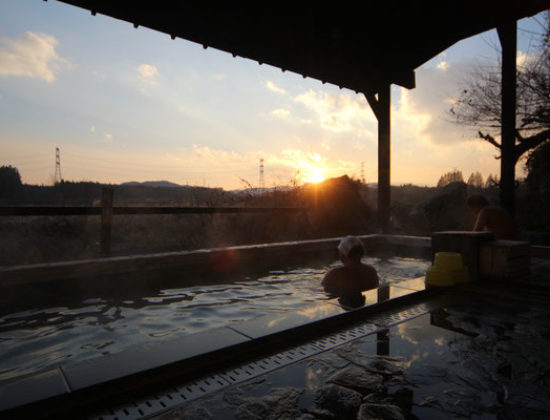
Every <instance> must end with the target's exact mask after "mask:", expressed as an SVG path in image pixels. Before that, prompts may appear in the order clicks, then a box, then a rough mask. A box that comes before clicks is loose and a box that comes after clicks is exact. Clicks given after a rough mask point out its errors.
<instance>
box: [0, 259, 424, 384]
mask: <svg viewBox="0 0 550 420" xmlns="http://www.w3.org/2000/svg"><path fill="white" fill-rule="evenodd" d="M363 261H364V262H365V263H368V264H372V265H374V266H375V267H376V269H377V271H378V274H379V277H380V281H381V284H385V283H391V282H397V281H400V280H404V279H409V278H415V277H418V276H422V275H424V274H425V272H426V270H427V269H428V267H429V266H430V262H429V261H426V260H420V259H411V258H397V257H392V258H391V259H381V258H364V259H363ZM338 264H339V263H338V262H334V263H333V264H331V266H326V267H316V268H312V267H302V268H294V269H290V270H285V271H271V272H270V273H269V274H268V275H266V276H264V277H261V278H255V279H251V278H244V279H243V280H242V281H235V282H232V283H229V284H216V285H200V286H195V287H185V288H178V289H174V288H172V289H163V290H155V291H151V293H149V294H148V295H147V296H139V297H136V296H132V295H131V294H130V293H129V295H128V297H127V298H120V297H117V298H116V299H115V298H110V297H108V296H101V297H94V298H91V299H86V300H83V301H75V302H70V304H69V303H65V304H64V305H63V306H49V305H47V304H44V306H43V307H40V308H34V309H32V310H26V311H21V312H17V313H12V314H8V315H5V316H2V317H1V318H0V352H1V353H0V354H1V356H0V357H1V359H0V380H5V379H8V378H11V377H15V376H19V375H23V374H27V373H31V372H34V371H38V370H41V369H44V368H47V367H51V366H54V365H58V364H62V363H66V362H70V361H77V360H82V359H87V358H91V357H96V356H100V355H102V354H108V353H116V352H118V351H121V350H123V349H125V348H127V347H130V346H132V345H135V344H142V343H145V342H150V341H154V340H162V339H166V338H172V337H176V336H180V335H184V334H190V333H194V332H197V331H202V330H206V329H211V328H216V327H221V326H224V325H227V324H231V323H235V322H240V321H243V320H246V319H250V318H254V317H257V316H260V315H265V314H269V313H272V312H276V311H291V310H295V309H298V308H303V307H304V306H307V305H312V304H314V303H315V302H316V301H321V300H326V299H327V296H326V294H325V293H324V292H323V289H322V287H321V286H320V282H321V280H322V278H323V276H324V274H325V273H326V272H327V270H328V269H330V268H331V267H332V266H336V265H338Z"/></svg>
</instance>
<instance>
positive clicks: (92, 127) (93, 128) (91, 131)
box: [90, 125, 95, 133]
mask: <svg viewBox="0 0 550 420" xmlns="http://www.w3.org/2000/svg"><path fill="white" fill-rule="evenodd" d="M90 133H95V126H93V125H92V126H91V127H90Z"/></svg>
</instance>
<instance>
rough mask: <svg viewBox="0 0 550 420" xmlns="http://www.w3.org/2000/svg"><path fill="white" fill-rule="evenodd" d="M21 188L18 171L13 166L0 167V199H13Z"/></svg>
mask: <svg viewBox="0 0 550 420" xmlns="http://www.w3.org/2000/svg"><path fill="white" fill-rule="evenodd" d="M21 188H22V184H21V175H19V170H18V169H17V168H14V167H13V166H2V167H0V198H14V197H15V196H16V195H17V194H18V193H19V192H20V191H21Z"/></svg>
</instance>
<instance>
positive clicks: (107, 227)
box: [101, 188, 113, 257]
mask: <svg viewBox="0 0 550 420" xmlns="http://www.w3.org/2000/svg"><path fill="white" fill-rule="evenodd" d="M112 222H113V189H112V188H103V190H102V196H101V255H102V256H103V257H108V256H109V255H111V226H112Z"/></svg>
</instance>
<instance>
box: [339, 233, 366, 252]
mask: <svg viewBox="0 0 550 420" xmlns="http://www.w3.org/2000/svg"><path fill="white" fill-rule="evenodd" d="M356 246H360V247H363V242H361V240H360V239H359V238H357V237H355V236H351V235H348V236H346V237H345V238H343V239H342V240H341V241H340V244H339V245H338V251H340V252H341V253H342V254H343V255H345V256H346V257H347V256H348V254H349V252H350V251H351V249H352V248H355V247H356Z"/></svg>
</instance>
